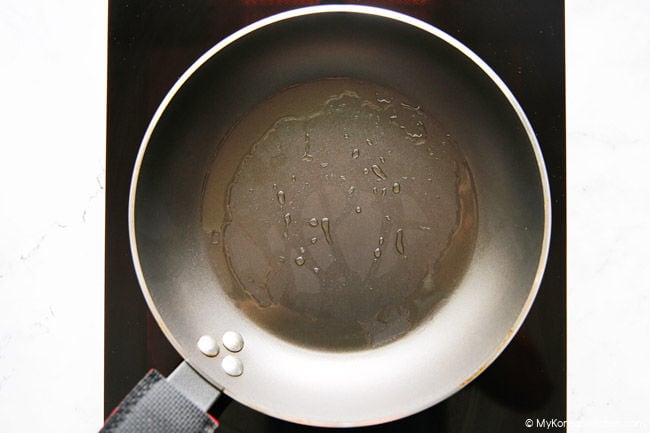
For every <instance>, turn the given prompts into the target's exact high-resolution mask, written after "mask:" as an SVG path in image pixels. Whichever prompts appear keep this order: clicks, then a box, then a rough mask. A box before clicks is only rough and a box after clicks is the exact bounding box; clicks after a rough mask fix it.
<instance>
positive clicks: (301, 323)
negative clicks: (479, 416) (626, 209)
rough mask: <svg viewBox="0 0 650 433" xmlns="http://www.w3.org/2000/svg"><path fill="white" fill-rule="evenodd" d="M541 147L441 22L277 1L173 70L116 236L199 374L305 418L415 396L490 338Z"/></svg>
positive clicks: (519, 291)
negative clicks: (272, 10)
mask: <svg viewBox="0 0 650 433" xmlns="http://www.w3.org/2000/svg"><path fill="white" fill-rule="evenodd" d="M550 215H551V212H550V195H549V187H548V182H547V176H546V171H545V168H544V163H543V159H542V155H541V152H540V149H539V146H538V144H537V141H536V139H535V135H534V133H533V131H532V128H531V126H530V124H529V122H528V120H527V119H526V117H525V115H524V113H523V111H522V109H521V107H520V106H519V104H518V103H517V102H516V100H515V98H514V97H513V95H512V94H511V93H510V91H509V90H508V89H507V88H506V86H505V85H504V84H503V82H502V81H501V80H500V79H499V78H498V77H497V76H496V74H495V73H494V72H493V71H492V70H491V69H490V68H489V67H488V66H487V65H486V64H485V63H483V62H482V61H481V60H480V59H479V58H478V57H477V56H476V55H475V54H473V53H472V52H471V51H470V50H469V49H467V48H466V47H464V46H463V45H462V44H461V43H459V42H458V41H456V40H455V39H453V38H451V37H450V36H448V35H446V34H445V33H443V32H441V31H440V30H438V29H436V28H434V27H432V26H430V25H428V24H425V23H423V22H421V21H418V20H416V19H413V18H410V17H408V16H405V15H401V14H398V13H395V12H391V11H387V10H382V9H376V8H369V7H361V6H317V7H310V8H304V9H298V10H293V11H290V12H287V13H283V14H280V15H276V16H273V17H271V18H268V19H265V20H262V21H260V22H257V23H255V24H253V25H250V26H248V27H246V28H244V29H242V30H240V31H239V32H237V33H235V34H233V35H232V36H230V37H228V38H226V39H225V40H223V41H222V42H220V43H219V44H217V45H216V46H215V47H213V48H212V49H211V50H209V51H208V52H207V53H206V54H204V55H203V56H202V57H201V58H200V59H199V60H198V61H196V62H195V63H194V65H192V67H190V69H189V70H188V71H187V72H185V74H184V75H183V76H182V77H181V78H180V79H179V80H178V82H177V83H176V84H175V85H174V87H173V88H172V89H171V90H170V92H169V93H168V94H167V96H166V97H165V99H164V100H163V102H162V104H161V105H160V107H159V108H158V110H157V112H156V114H155V116H154V118H153V120H152V121H151V124H150V125H149V128H148V129H147V132H146V135H145V137H144V140H143V143H142V146H141V149H140V152H139V155H138V158H137V162H136V166H135V171H134V174H133V182H132V188H131V196H130V214H129V220H130V235H131V247H132V252H133V258H134V262H135V267H136V270H137V275H138V278H139V281H140V284H141V286H142V290H143V293H144V295H145V297H146V299H147V302H148V305H149V307H150V309H151V310H152V312H153V314H154V316H155V317H156V320H157V321H158V324H159V325H160V327H161V328H162V329H163V331H164V333H165V334H166V336H167V337H168V338H169V340H170V341H171V343H172V344H173V346H174V347H175V348H176V350H178V352H179V353H180V354H181V355H182V356H183V357H184V359H185V360H186V362H187V363H188V364H189V365H191V367H192V370H194V371H196V372H198V374H199V376H200V377H201V378H202V379H201V380H204V381H205V382H207V383H209V384H210V386H211V387H214V388H216V389H219V390H222V391H223V392H225V393H226V394H228V395H229V396H231V397H232V398H234V399H236V400H238V401H240V402H242V403H244V404H246V405H249V406H251V407H253V408H255V409H257V410H259V411H261V412H264V413H266V414H269V415H271V416H275V417H279V418H283V419H286V420H290V421H294V422H298V423H304V424H311V425H321V426H360V425H369V424H376V423H382V422H386V421H389V420H394V419H397V418H400V417H404V416H407V415H410V414H413V413H415V412H417V411H420V410H423V409H425V408H427V407H430V406H432V405H434V404H436V403H437V402H439V401H441V400H443V399H445V398H446V397H448V396H449V395H451V394H453V393H455V392H456V391H458V390H459V389H461V388H462V387H463V386H465V385H466V384H467V383H469V382H470V381H472V380H473V379H474V378H475V377H476V376H477V375H479V374H480V373H481V372H482V371H483V370H484V369H485V368H486V367H487V366H488V365H489V364H490V363H491V362H492V361H493V360H494V359H495V358H496V357H497V356H498V355H499V353H500V352H501V351H502V350H503V349H504V347H505V346H506V345H507V344H508V342H509V341H510V340H511V338H512V337H513V335H514V333H515V332H516V331H517V329H518V328H519V326H520V325H521V323H522V322H523V320H524V318H525V316H526V314H527V312H528V310H529V309H530V307H531V303H532V302H533V300H534V298H535V294H536V292H537V289H538V287H539V284H540V281H541V278H542V274H543V270H544V266H545V263H546V256H547V252H548V246H549V234H550Z"/></svg>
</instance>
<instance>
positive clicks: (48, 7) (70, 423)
mask: <svg viewBox="0 0 650 433" xmlns="http://www.w3.org/2000/svg"><path fill="white" fill-rule="evenodd" d="M566 16H567V24H566V29H567V37H566V40H567V45H566V46H567V61H566V63H567V165H568V169H567V196H568V203H567V204H568V243H569V247H568V288H567V290H568V339H569V347H568V391H567V392H568V401H569V406H568V416H567V418H568V426H569V431H571V432H581V431H584V432H595V431H603V432H609V431H621V432H647V431H650V411H649V410H648V409H647V408H648V406H649V405H650V374H649V373H648V369H647V362H648V359H649V358H650V344H649V343H648V335H650V272H649V271H648V270H649V269H650V265H649V263H650V181H648V176H647V173H648V165H649V163H650V106H649V104H650V79H649V77H650V30H649V27H648V25H647V18H648V17H650V3H648V2H646V1H643V0H623V1H618V2H610V1H605V0H575V1H572V0H567V5H566ZM79 35H83V37H79ZM106 35H107V1H106V0H100V1H94V2H89V1H84V0H71V1H67V2H52V1H49V2H48V1H42V0H38V1H36V0H32V1H24V0H23V1H20V0H5V1H4V2H3V11H2V14H0V47H1V50H0V52H1V53H2V69H1V71H2V72H1V77H2V80H1V82H0V89H1V90H0V115H1V117H0V118H1V119H2V124H1V125H2V126H1V127H0V426H1V427H0V430H2V431H3V432H6V433H14V432H23V431H25V432H27V431H33V430H35V428H34V425H37V426H38V425H47V430H48V431H51V432H66V433H74V432H80V433H81V432H85V433H88V432H94V431H97V430H98V429H99V428H100V426H101V424H102V418H103V416H102V387H103V383H102V375H103V365H102V364H103V270H104V269H103V266H104V257H103V247H104V225H103V224H104V162H105V156H104V152H105V113H106V107H105V103H106ZM25 419H31V420H33V421H32V423H31V425H30V426H29V427H26V426H25V425H24V421H25ZM522 422H523V421H522Z"/></svg>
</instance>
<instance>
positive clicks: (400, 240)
mask: <svg viewBox="0 0 650 433" xmlns="http://www.w3.org/2000/svg"><path fill="white" fill-rule="evenodd" d="M395 248H396V249H397V252H398V253H400V254H401V255H404V232H403V230H402V229H397V236H396V237H395Z"/></svg>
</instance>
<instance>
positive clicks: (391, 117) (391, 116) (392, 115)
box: [388, 114, 397, 120]
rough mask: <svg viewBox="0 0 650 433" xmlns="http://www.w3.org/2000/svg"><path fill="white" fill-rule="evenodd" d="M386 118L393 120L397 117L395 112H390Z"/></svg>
mask: <svg viewBox="0 0 650 433" xmlns="http://www.w3.org/2000/svg"><path fill="white" fill-rule="evenodd" d="M388 118H389V119H391V120H395V119H397V114H391V115H390V116H388Z"/></svg>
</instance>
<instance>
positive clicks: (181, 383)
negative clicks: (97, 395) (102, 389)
mask: <svg viewBox="0 0 650 433" xmlns="http://www.w3.org/2000/svg"><path fill="white" fill-rule="evenodd" d="M220 394H221V393H220V392H219V390H217V389H216V388H214V387H213V386H212V385H210V384H209V383H207V382H206V381H205V379H203V378H202V377H201V376H200V375H199V374H198V373H197V372H196V371H194V369H192V367H190V366H189V364H187V363H186V362H185V361H183V362H182V363H181V364H180V365H179V366H178V367H176V370H174V371H173V372H172V374H170V375H169V378H167V379H165V377H164V376H163V375H161V374H160V373H158V371H156V370H150V371H149V373H147V375H146V376H145V377H144V378H142V380H141V381H140V382H138V384H137V385H136V386H135V388H133V389H132V390H131V392H129V394H128V395H127V396H126V397H125V398H124V400H122V402H121V403H120V405H119V406H117V408H115V410H114V411H113V413H111V415H110V416H109V417H108V419H107V420H106V423H105V424H104V427H102V429H101V430H100V433H177V432H186V433H211V432H214V431H215V430H216V429H217V427H219V422H218V421H217V420H215V419H214V418H212V417H211V416H209V415H208V414H207V413H206V411H207V410H208V409H209V408H210V406H212V404H213V403H214V402H215V400H216V399H217V397H219V395H220Z"/></svg>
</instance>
